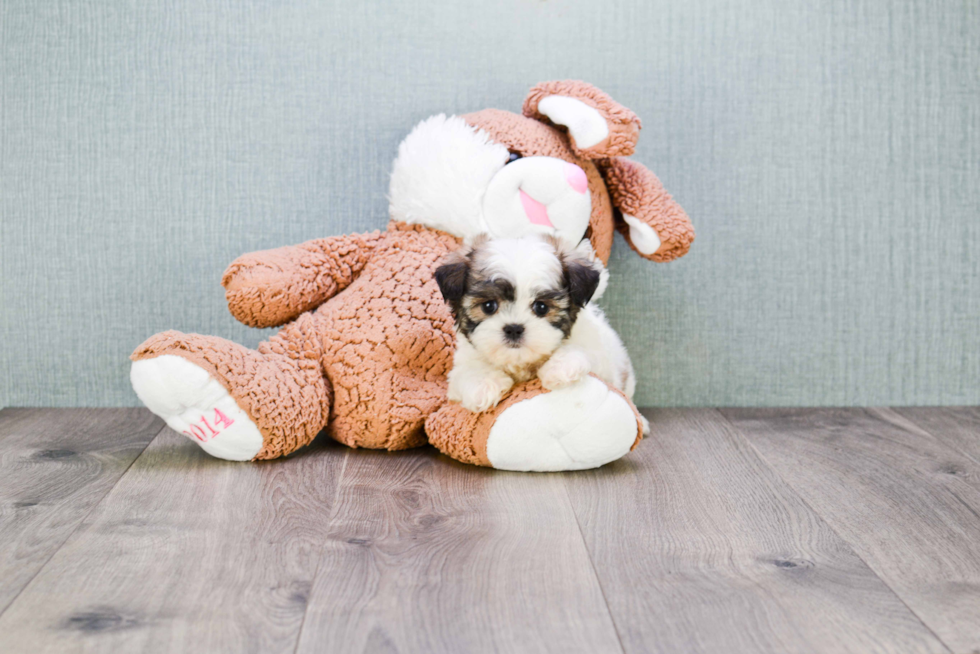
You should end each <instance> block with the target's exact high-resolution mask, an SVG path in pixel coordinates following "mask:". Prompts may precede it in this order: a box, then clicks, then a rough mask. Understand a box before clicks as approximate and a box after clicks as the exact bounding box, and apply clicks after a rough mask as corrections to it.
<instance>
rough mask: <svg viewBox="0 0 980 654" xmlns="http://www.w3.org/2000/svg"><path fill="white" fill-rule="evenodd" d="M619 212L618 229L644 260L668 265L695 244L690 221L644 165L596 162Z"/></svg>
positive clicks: (628, 161) (614, 160)
mask: <svg viewBox="0 0 980 654" xmlns="http://www.w3.org/2000/svg"><path fill="white" fill-rule="evenodd" d="M596 164H597V166H598V168H599V170H600V171H601V172H602V176H603V178H605V180H606V188H607V189H609V198H610V199H611V200H612V203H613V207H614V208H615V213H616V229H618V230H619V232H620V233H621V234H622V235H623V236H624V237H625V238H626V242H627V243H629V245H630V247H631V248H633V250H634V251H635V252H636V253H637V254H639V255H640V256H641V257H643V258H644V259H650V260H651V261H657V262H660V263H662V262H665V261H672V260H674V259H677V258H678V257H682V256H684V255H685V254H687V251H688V250H689V249H690V248H691V243H692V242H693V241H694V227H693V226H692V225H691V220H690V218H688V217H687V214H686V213H685V212H684V209H683V208H681V205H679V204H677V202H675V201H674V199H673V198H672V197H670V193H668V192H667V191H666V190H665V189H664V187H663V184H661V183H660V180H659V179H657V176H656V175H654V174H653V173H652V172H651V171H650V170H649V169H647V167H646V166H644V165H643V164H641V163H639V162H637V161H633V160H632V159H624V158H622V157H613V158H611V159H603V160H600V161H597V162H596Z"/></svg>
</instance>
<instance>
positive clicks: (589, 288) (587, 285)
mask: <svg viewBox="0 0 980 654" xmlns="http://www.w3.org/2000/svg"><path fill="white" fill-rule="evenodd" d="M562 268H564V272H565V284H566V285H567V286H568V295H569V297H570V298H571V300H572V304H574V305H575V306H577V307H578V308H580V309H581V308H582V307H584V306H585V305H586V304H588V302H589V300H591V299H592V296H593V295H595V292H596V289H597V288H599V280H600V279H601V278H602V274H601V273H600V272H599V271H598V270H597V269H596V268H595V266H594V265H593V264H592V263H590V262H589V261H585V260H583V259H581V258H579V257H574V256H572V257H565V258H564V259H563V261H562Z"/></svg>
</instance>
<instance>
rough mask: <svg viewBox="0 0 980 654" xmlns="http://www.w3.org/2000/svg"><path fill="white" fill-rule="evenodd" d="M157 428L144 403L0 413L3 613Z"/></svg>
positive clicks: (159, 423)
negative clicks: (131, 406) (141, 405)
mask: <svg viewBox="0 0 980 654" xmlns="http://www.w3.org/2000/svg"><path fill="white" fill-rule="evenodd" d="M162 428H163V421H162V420H159V419H158V418H155V417H154V416H153V415H152V414H151V413H150V412H149V411H146V410H145V409H4V410H3V411H0V614H2V613H3V611H4V610H5V609H6V608H7V607H8V606H9V605H10V603H11V602H12V601H13V600H14V598H15V597H17V595H18V593H20V592H21V591H22V590H23V588H24V586H26V585H27V583H28V582H29V581H30V580H31V579H32V578H33V577H34V575H35V574H37V572H38V570H40V569H41V567H42V566H43V565H44V563H45V562H46V561H47V560H48V559H50V558H51V556H52V555H53V554H54V553H55V552H56V551H57V550H58V548H59V547H61V545H62V544H63V543H64V542H65V540H66V539H67V538H68V537H69V536H70V535H71V533H72V532H73V531H74V530H75V529H76V528H77V527H78V525H79V524H80V523H81V522H82V520H83V519H84V518H85V516H86V515H87V514H88V513H89V512H90V511H91V510H92V508H93V507H94V506H95V505H96V504H98V502H99V500H101V499H102V498H103V497H104V496H105V494H106V493H108V492H109V490H110V489H111V488H112V486H113V485H114V484H115V483H116V482H117V481H118V480H119V478H120V477H121V476H122V475H123V473H124V472H125V471H126V469H127V468H129V466H130V465H131V464H132V463H133V461H134V460H136V457H137V456H139V454H140V452H142V451H143V449H144V448H145V447H146V445H147V444H148V443H149V442H150V441H151V440H152V439H153V437H154V436H155V435H156V434H157V433H159V432H160V430H161V429H162Z"/></svg>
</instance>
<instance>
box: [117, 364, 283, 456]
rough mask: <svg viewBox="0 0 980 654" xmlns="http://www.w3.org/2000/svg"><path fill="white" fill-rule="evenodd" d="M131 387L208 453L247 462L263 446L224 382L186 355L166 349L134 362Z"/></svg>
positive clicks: (255, 428)
mask: <svg viewBox="0 0 980 654" xmlns="http://www.w3.org/2000/svg"><path fill="white" fill-rule="evenodd" d="M129 377H130V381H131V382H132V384H133V390H135V391H136V395H137V396H138V397H139V398H140V401H141V402H143V404H145V405H146V407H147V408H148V409H149V410H150V411H152V412H153V413H155V414H156V415H158V416H160V417H161V418H163V419H164V421H165V422H166V423H167V426H168V427H170V428H171V429H173V430H174V431H176V432H179V433H182V434H184V435H185V436H187V437H188V438H189V439H191V440H192V441H194V442H195V443H197V444H198V445H199V446H201V448H202V449H203V450H204V451H205V452H207V453H208V454H210V455H211V456H214V457H217V458H219V459H228V460H229V461H248V460H250V459H252V458H254V457H255V455H256V454H258V452H259V450H261V449H262V443H263V439H262V433H261V432H260V431H259V429H258V427H256V426H255V423H254V422H252V420H251V418H249V416H248V414H246V413H245V412H244V411H242V410H241V408H240V407H239V406H238V403H237V402H235V400H234V398H233V397H231V395H229V394H228V391H227V390H225V387H224V386H222V385H221V383H220V382H218V381H217V380H216V379H214V378H212V377H211V375H209V374H208V373H207V372H206V371H205V370H204V369H203V368H201V367H199V366H196V365H194V364H193V363H191V362H190V361H188V360H187V359H184V358H183V357H179V356H176V355H171V354H166V355H163V356H159V357H156V358H154V359H142V360H140V361H134V362H133V367H132V369H131V370H130V375H129Z"/></svg>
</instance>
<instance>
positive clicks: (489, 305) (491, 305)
mask: <svg viewBox="0 0 980 654" xmlns="http://www.w3.org/2000/svg"><path fill="white" fill-rule="evenodd" d="M480 308H481V309H483V313H485V314H487V315H488V316H492V315H493V314H494V313H496V311H497V301H496V300H487V301H486V302H484V303H483V304H481V305H480Z"/></svg>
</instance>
